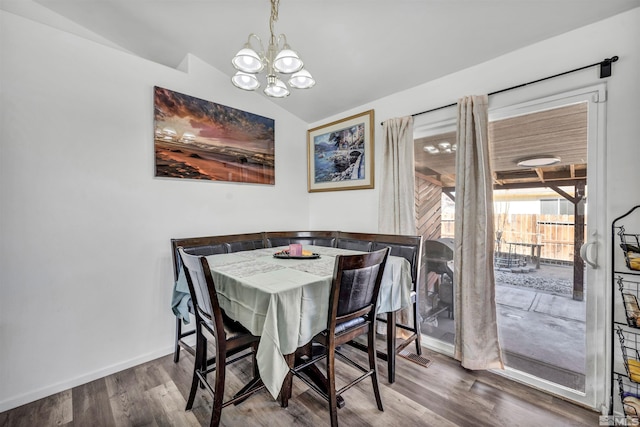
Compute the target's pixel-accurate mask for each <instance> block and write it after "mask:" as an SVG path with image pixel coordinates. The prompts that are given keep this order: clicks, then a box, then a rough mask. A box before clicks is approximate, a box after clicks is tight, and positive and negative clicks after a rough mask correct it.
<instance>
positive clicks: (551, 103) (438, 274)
mask: <svg viewBox="0 0 640 427" xmlns="http://www.w3.org/2000/svg"><path fill="white" fill-rule="evenodd" d="M603 97H604V87H603V86H598V87H594V88H589V89H584V90H580V91H575V92H571V93H564V94H561V95H557V96H554V97H549V98H546V99H541V100H535V101H531V102H526V103H521V104H518V105H511V106H508V107H504V108H500V109H495V110H491V111H490V131H489V138H490V143H491V146H492V157H493V170H494V212H495V218H494V219H495V230H496V240H495V250H494V268H495V277H496V303H497V312H498V327H499V335H500V341H501V346H502V350H503V356H504V360H505V363H506V366H507V369H506V371H504V372H502V373H503V374H504V375H507V376H510V377H512V378H515V379H518V380H519V381H523V382H526V383H529V384H531V385H534V386H536V387H538V388H542V389H546V390H548V391H551V392H553V393H555V394H558V395H561V396H563V397H566V398H568V399H571V400H574V401H577V402H580V403H582V404H585V405H588V406H591V407H594V408H596V407H597V406H598V405H599V403H598V402H600V403H601V402H604V397H603V396H602V395H601V394H602V392H601V390H603V384H604V381H605V378H604V372H606V368H605V349H604V348H603V343H604V342H605V339H604V337H603V336H602V335H603V328H602V327H601V326H600V327H599V325H602V323H603V322H605V316H604V313H605V302H604V301H605V300H606V291H605V290H604V287H602V286H594V284H596V283H599V282H600V283H602V282H603V281H604V280H605V276H604V272H603V269H602V268H601V267H598V265H597V263H596V262H594V260H595V259H596V258H597V256H598V255H601V256H602V254H598V252H602V250H603V249H602V248H599V247H598V246H597V245H593V244H592V243H594V242H595V241H596V240H594V239H597V238H598V236H599V233H603V230H604V229H605V228H604V225H603V224H601V223H600V222H602V221H603V215H600V216H598V212H597V210H596V206H598V205H599V204H601V203H604V202H603V194H602V192H601V191H599V189H600V188H601V187H602V177H603V162H602V159H603V156H602V151H603V134H604V132H603V127H602V124H603V108H604V107H603V105H602V104H601V103H599V102H598V100H599V99H603ZM455 148H456V147H455V120H454V119H453V118H448V119H446V118H445V119H441V120H439V121H433V122H431V123H426V121H425V122H423V123H422V124H421V123H417V125H416V134H415V153H416V184H417V185H416V189H417V190H416V206H417V216H418V218H417V223H418V229H419V231H420V233H422V235H423V236H424V238H425V241H426V242H425V248H424V263H425V264H424V267H423V270H424V277H423V283H425V287H424V292H423V295H422V301H423V304H422V307H421V315H422V320H423V323H422V328H423V329H422V330H423V334H424V335H425V337H424V338H425V340H424V342H425V343H427V345H428V346H430V347H432V348H434V349H436V350H439V351H443V352H445V353H448V354H452V353H453V338H454V335H453V334H454V331H455V318H454V315H453V305H454V303H455V302H454V301H453V297H452V295H453V288H454V287H455V286H458V284H456V283H453V274H452V268H453V244H454V241H453V239H454V235H453V230H454V224H453V220H454V212H455V176H454V173H455ZM522 160H529V161H531V162H533V163H532V164H531V165H522V166H519V165H518V163H519V162H521V161H522ZM598 230H599V231H598ZM583 245H589V248H588V249H589V250H587V251H583V254H584V256H585V258H587V260H586V261H587V262H585V260H584V259H583V258H582V257H581V255H580V250H581V248H582V247H583ZM601 259H602V258H601ZM587 313H589V316H587ZM598 344H600V345H598Z"/></svg>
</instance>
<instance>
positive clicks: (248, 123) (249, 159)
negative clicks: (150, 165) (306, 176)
mask: <svg viewBox="0 0 640 427" xmlns="http://www.w3.org/2000/svg"><path fill="white" fill-rule="evenodd" d="M154 125H155V137H154V145H155V166H156V167H155V169H156V173H155V174H156V176H157V177H167V178H186V179H201V180H210V181H229V182H246V183H254V184H271V185H274V184H275V141H274V136H275V132H274V129H275V122H274V120H273V119H269V118H267V117H262V116H259V115H256V114H252V113H248V112H246V111H242V110H238V109H235V108H231V107H227V106H225V105H220V104H216V103H214V102H210V101H205V100H203V99H199V98H195V97H192V96H189V95H184V94H181V93H178V92H174V91H171V90H169V89H164V88H161V87H157V86H156V87H155V88H154Z"/></svg>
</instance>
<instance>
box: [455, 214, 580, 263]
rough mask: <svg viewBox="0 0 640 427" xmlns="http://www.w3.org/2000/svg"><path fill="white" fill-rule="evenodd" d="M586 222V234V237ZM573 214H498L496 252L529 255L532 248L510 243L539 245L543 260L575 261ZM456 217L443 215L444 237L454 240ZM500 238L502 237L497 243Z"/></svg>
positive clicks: (496, 221) (496, 219)
mask: <svg viewBox="0 0 640 427" xmlns="http://www.w3.org/2000/svg"><path fill="white" fill-rule="evenodd" d="M586 227H587V226H586V223H585V235H586ZM573 229H574V226H573V215H540V214H505V213H501V214H496V215H495V231H496V250H497V251H499V252H509V250H510V249H511V251H512V253H513V252H514V251H515V253H518V254H521V255H528V254H530V253H531V249H529V248H527V247H521V246H516V245H513V246H512V247H511V248H510V247H509V245H508V244H507V243H508V242H512V243H540V244H542V252H541V255H540V257H541V258H542V259H548V260H554V261H567V262H573V254H574V251H575V250H579V249H580V248H575V249H574V247H573V246H574V243H573V240H574V230H573ZM453 235H454V223H453V215H451V214H448V215H447V214H445V213H443V214H442V237H453ZM498 236H501V238H500V240H498Z"/></svg>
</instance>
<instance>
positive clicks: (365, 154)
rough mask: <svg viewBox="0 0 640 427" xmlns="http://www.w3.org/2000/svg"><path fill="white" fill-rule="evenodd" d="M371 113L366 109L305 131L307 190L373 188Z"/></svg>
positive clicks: (310, 191) (373, 164)
mask: <svg viewBox="0 0 640 427" xmlns="http://www.w3.org/2000/svg"><path fill="white" fill-rule="evenodd" d="M374 115H375V113H374V110H367V111H363V112H362V113H358V114H354V115H352V116H349V117H345V118H343V119H340V120H336V121H334V122H331V123H327V124H324V125H321V126H317V127H315V128H313V129H309V130H308V131H307V190H308V192H309V193H314V192H321V191H342V190H364V189H372V188H374V185H375V170H374V168H375V163H374V158H375V156H374V154H375V153H374V145H375V144H374V134H375V132H374V121H375V118H374ZM358 153H359V154H358Z"/></svg>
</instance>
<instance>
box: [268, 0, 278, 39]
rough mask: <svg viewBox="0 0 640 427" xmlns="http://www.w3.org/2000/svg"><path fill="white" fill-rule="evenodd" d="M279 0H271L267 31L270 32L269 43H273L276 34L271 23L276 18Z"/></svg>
mask: <svg viewBox="0 0 640 427" xmlns="http://www.w3.org/2000/svg"><path fill="white" fill-rule="evenodd" d="M279 6H280V0H271V17H270V18H269V31H270V32H271V43H273V44H275V40H276V36H275V34H274V33H273V24H274V23H275V22H276V21H277V20H278V7H279Z"/></svg>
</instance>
